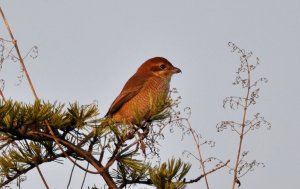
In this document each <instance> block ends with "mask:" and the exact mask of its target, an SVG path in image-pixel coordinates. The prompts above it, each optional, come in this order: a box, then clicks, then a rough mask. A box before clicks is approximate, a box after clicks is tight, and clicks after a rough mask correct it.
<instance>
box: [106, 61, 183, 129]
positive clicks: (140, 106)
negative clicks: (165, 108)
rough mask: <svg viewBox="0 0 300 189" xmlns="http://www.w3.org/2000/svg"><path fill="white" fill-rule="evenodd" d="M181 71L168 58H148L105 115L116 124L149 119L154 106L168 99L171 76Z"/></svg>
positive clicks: (135, 122)
mask: <svg viewBox="0 0 300 189" xmlns="http://www.w3.org/2000/svg"><path fill="white" fill-rule="evenodd" d="M179 72H181V70H180V69H179V68H176V67H174V66H173V65H172V64H171V63H170V62H169V61H168V60H167V59H165V58H162V57H155V58H151V59H149V60H147V61H146V62H144V63H143V64H142V65H141V66H140V67H139V68H138V70H137V71H136V73H135V74H134V75H133V76H132V77H131V78H130V79H129V80H128V81H127V83H126V84H125V86H124V87H123V89H122V91H121V93H120V94H119V96H118V97H117V98H116V99H115V100H114V102H113V103H112V104H111V106H110V108H109V110H108V112H107V114H106V116H107V117H110V118H111V119H112V121H113V122H116V123H126V124H140V123H141V121H147V120H148V119H149V118H150V117H151V116H152V111H151V108H153V107H155V106H157V105H159V103H161V102H162V101H164V100H165V99H166V98H167V95H168V92H169V88H170V80H171V77H172V75H173V74H175V73H179Z"/></svg>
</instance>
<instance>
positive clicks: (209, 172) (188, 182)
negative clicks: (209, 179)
mask: <svg viewBox="0 0 300 189" xmlns="http://www.w3.org/2000/svg"><path fill="white" fill-rule="evenodd" d="M229 162H230V160H227V161H226V163H224V164H223V165H221V166H219V167H216V168H214V169H212V170H210V171H208V172H206V173H205V174H203V175H200V176H199V177H198V178H196V179H193V180H190V181H187V182H184V183H185V184H191V183H195V182H198V181H199V180H200V179H201V178H203V177H205V176H206V175H209V174H211V173H213V172H215V171H217V170H219V169H221V168H223V167H225V166H227V165H228V163H229Z"/></svg>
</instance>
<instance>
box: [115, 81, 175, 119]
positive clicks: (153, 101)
mask: <svg viewBox="0 0 300 189" xmlns="http://www.w3.org/2000/svg"><path fill="white" fill-rule="evenodd" d="M169 83H170V81H169V80H168V79H164V78H159V77H151V78H149V79H148V80H147V81H146V83H145V84H144V86H143V88H142V89H141V90H140V92H139V93H138V94H137V95H136V96H134V97H133V98H132V99H130V100H129V101H128V102H126V103H125V104H124V105H123V106H122V107H121V108H120V109H119V111H117V112H116V113H115V114H114V115H113V120H114V121H116V122H126V123H131V124H139V123H140V122H141V121H143V120H147V119H149V118H150V117H151V116H152V115H154V114H157V113H158V111H159V109H160V107H161V106H162V105H163V104H164V103H165V100H166V98H167V95H168V92H169V88H170V87H169V86H170V85H169Z"/></svg>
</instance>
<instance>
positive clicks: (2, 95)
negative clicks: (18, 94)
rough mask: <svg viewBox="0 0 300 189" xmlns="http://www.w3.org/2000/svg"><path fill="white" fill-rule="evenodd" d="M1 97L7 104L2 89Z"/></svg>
mask: <svg viewBox="0 0 300 189" xmlns="http://www.w3.org/2000/svg"><path fill="white" fill-rule="evenodd" d="M0 96H1V97H2V99H3V101H4V102H6V99H5V96H4V94H3V92H2V90H1V89H0Z"/></svg>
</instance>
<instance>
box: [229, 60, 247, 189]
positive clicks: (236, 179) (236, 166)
mask: <svg viewBox="0 0 300 189" xmlns="http://www.w3.org/2000/svg"><path fill="white" fill-rule="evenodd" d="M245 61H246V65H247V68H248V69H247V74H248V79H247V80H248V87H247V94H246V98H245V102H244V103H245V105H244V112H243V118H242V130H241V134H240V141H239V146H238V151H237V157H236V162H235V166H234V172H233V174H234V177H233V181H232V189H234V188H235V185H236V183H239V180H238V177H237V170H238V166H239V162H240V155H241V150H242V144H243V138H244V134H245V133H244V130H245V123H246V116H247V110H248V100H247V99H248V98H249V95H250V89H251V87H250V86H251V85H250V81H251V77H250V68H249V64H248V60H247V59H245Z"/></svg>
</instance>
